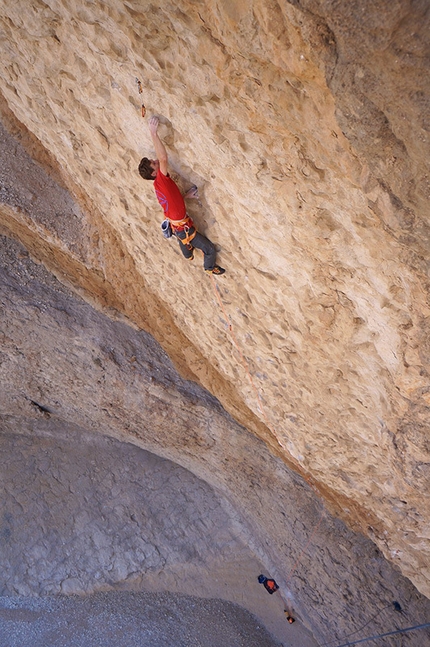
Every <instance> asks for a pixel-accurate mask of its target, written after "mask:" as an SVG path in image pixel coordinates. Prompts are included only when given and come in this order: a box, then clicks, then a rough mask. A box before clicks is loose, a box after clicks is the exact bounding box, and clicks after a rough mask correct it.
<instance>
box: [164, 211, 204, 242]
mask: <svg viewBox="0 0 430 647" xmlns="http://www.w3.org/2000/svg"><path fill="white" fill-rule="evenodd" d="M168 220H169V222H170V226H171V227H172V230H173V233H174V234H175V236H176V238H177V239H178V240H179V241H180V242H181V243H182V244H183V245H189V244H190V243H191V241H192V240H193V239H194V238H195V237H196V234H197V230H196V228H195V227H194V223H193V221H192V220H191V218H190V217H189V216H185V218H182V220H171V219H170V218H168ZM182 227H183V229H181V231H183V232H184V233H185V238H181V237H180V236H178V235H177V231H178V229H179V228H182ZM191 229H194V231H193V232H192V233H191V234H190V230H191Z"/></svg>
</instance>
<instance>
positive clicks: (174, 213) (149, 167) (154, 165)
mask: <svg viewBox="0 0 430 647" xmlns="http://www.w3.org/2000/svg"><path fill="white" fill-rule="evenodd" d="M158 125H159V120H158V117H151V119H150V120H149V132H150V133H151V137H152V141H153V143H154V148H155V154H156V156H157V159H154V160H152V159H148V158H147V157H144V158H143V159H142V160H141V161H140V164H139V174H140V176H141V177H142V178H143V179H144V180H152V181H153V182H154V189H155V194H156V196H157V199H158V202H159V203H160V205H161V207H162V209H163V211H164V215H165V218H166V219H167V220H168V221H169V223H170V227H171V229H172V232H173V234H174V235H175V236H176V238H177V239H178V240H179V244H180V248H181V251H182V254H183V255H184V257H185V258H186V259H187V260H189V261H192V260H193V258H194V248H197V249H200V250H201V251H202V252H203V256H204V261H203V263H204V269H205V271H206V272H207V273H208V274H216V275H221V274H224V272H225V270H224V269H223V268H222V267H220V266H219V265H217V264H216V249H215V245H214V244H213V243H212V242H211V241H210V240H209V239H208V238H206V236H203V234H200V233H199V232H198V231H197V229H196V228H195V226H194V223H193V221H192V220H191V218H190V217H189V216H188V214H187V210H186V206H185V202H184V198H183V197H182V194H181V192H180V190H179V188H178V186H177V184H176V183H175V182H174V181H173V180H172V178H171V177H169V174H168V171H167V165H168V156H167V151H166V148H165V146H164V144H163V142H162V141H161V139H160V137H159V136H158ZM185 197H186V198H193V197H197V188H196V187H192V189H190V191H188V193H187V194H186V195H185Z"/></svg>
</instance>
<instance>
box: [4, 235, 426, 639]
mask: <svg viewBox="0 0 430 647" xmlns="http://www.w3.org/2000/svg"><path fill="white" fill-rule="evenodd" d="M1 242H2V247H1V254H0V258H1V261H2V269H1V276H0V279H1V280H0V298H1V303H2V319H1V331H2V356H1V360H2V361H1V381H2V385H4V388H3V389H2V392H1V396H0V397H1V401H0V404H1V411H2V412H3V413H2V419H1V428H2V436H1V438H2V460H3V465H2V470H1V475H2V480H3V483H2V485H3V489H4V491H5V493H6V496H5V497H4V499H3V500H2V537H3V541H2V544H1V564H2V591H3V593H7V594H8V595H12V596H13V595H17V594H21V595H28V594H30V593H31V594H40V593H44V594H53V593H58V592H63V593H66V592H68V593H77V592H81V593H85V594H87V595H88V594H91V592H93V591H100V590H107V589H112V588H113V589H118V588H119V589H121V590H122V589H131V590H133V591H141V590H143V591H145V590H146V591H148V590H149V591H153V592H159V590H160V589H159V587H160V586H162V587H163V589H164V590H166V591H170V592H175V593H182V594H184V593H185V594H188V595H200V596H202V597H205V598H208V597H211V598H212V597H217V598H221V599H224V600H228V601H232V602H235V603H236V604H239V605H240V606H242V607H244V608H245V609H248V610H250V611H251V612H253V613H254V615H257V616H258V617H259V619H260V621H261V622H264V624H265V626H266V628H267V629H268V630H270V631H271V632H272V633H273V634H274V635H275V636H276V638H277V639H278V640H280V641H281V642H282V644H283V645H286V646H289V645H290V644H292V645H296V644H299V645H302V646H303V647H305V646H306V645H308V644H309V645H312V644H313V643H312V640H311V638H310V637H308V635H307V634H306V633H302V634H300V633H299V634H297V632H298V631H299V629H298V628H299V627H300V626H301V625H302V626H303V625H304V627H307V629H308V630H310V631H311V632H312V633H313V635H314V636H315V638H316V640H317V641H319V642H324V641H328V640H331V639H335V638H341V637H342V636H343V635H345V634H347V633H349V632H351V631H355V630H358V629H359V628H360V627H361V626H363V625H364V624H366V623H367V622H368V621H369V619H370V618H372V615H374V613H375V610H379V609H382V608H384V607H387V609H386V610H385V611H384V612H382V613H381V614H380V615H379V616H378V617H377V618H376V619H375V620H373V621H372V623H371V625H370V626H372V629H373V630H374V631H376V630H378V629H379V630H381V631H382V630H385V629H386V628H387V625H388V626H389V627H392V626H393V623H394V625H395V626H396V627H399V626H402V625H403V623H404V626H408V625H412V624H416V623H419V622H422V621H423V620H424V619H425V618H426V617H429V615H430V602H429V601H428V600H427V599H426V598H424V597H423V596H422V595H420V594H419V593H418V592H417V591H416V589H414V587H413V586H412V585H411V583H410V582H409V581H408V580H406V579H405V578H404V577H403V576H401V575H400V573H399V572H398V571H397V570H396V569H394V568H393V567H392V566H391V565H390V564H389V563H388V562H387V561H386V560H385V559H384V557H383V556H382V554H381V553H380V552H379V551H378V549H377V548H376V547H375V546H374V545H373V544H372V542H370V541H369V540H368V539H365V538H364V537H363V536H362V535H360V534H358V533H355V534H354V533H352V532H351V531H350V530H348V529H347V527H346V526H345V525H344V523H343V522H341V521H340V520H339V519H336V518H334V517H332V516H331V515H330V513H329V512H328V510H324V508H323V507H322V506H321V502H320V501H319V500H318V497H317V496H316V494H315V492H314V491H313V489H312V488H310V487H309V485H308V484H307V483H306V482H305V481H303V479H302V478H301V477H300V476H298V475H297V474H296V473H294V472H293V471H291V470H290V469H288V468H287V467H286V465H285V464H284V463H283V462H282V460H281V459H280V458H276V457H274V456H273V455H271V454H270V452H269V451H268V450H267V448H266V447H265V445H264V444H263V443H262V441H260V440H258V439H257V438H256V437H255V436H254V435H253V434H250V433H249V432H248V431H246V430H245V429H244V428H243V427H240V426H239V425H238V424H237V423H236V422H235V421H234V420H233V419H232V418H231V417H230V416H229V415H228V414H226V413H225V412H224V411H223V409H222V407H220V405H219V403H218V402H217V401H216V400H215V399H214V398H213V396H211V395H210V394H209V393H207V392H206V391H204V390H203V389H202V388H201V387H200V386H198V385H196V384H195V383H193V382H187V381H185V380H183V379H182V378H181V377H180V376H179V375H178V374H177V373H176V371H175V370H174V368H173V366H172V364H171V362H170V360H169V359H168V357H167V356H166V355H165V353H164V352H163V351H162V350H161V349H160V347H159V346H158V344H157V343H156V342H155V341H154V340H153V339H152V338H151V336H150V335H148V334H147V333H145V332H143V331H136V330H134V329H133V328H131V327H130V326H129V325H128V324H127V323H126V322H123V321H113V320H112V319H110V318H108V317H107V316H106V315H105V314H103V313H101V312H97V311H96V310H95V309H93V308H92V307H91V306H90V305H89V304H87V303H85V302H83V301H81V300H80V299H79V298H78V297H77V296H76V295H74V294H73V293H72V292H71V291H70V290H69V289H68V288H67V287H65V286H64V285H61V284H60V283H59V282H58V281H57V280H56V279H55V278H54V277H53V275H51V274H49V273H48V272H47V271H46V270H45V268H44V267H43V266H42V265H41V264H35V263H34V262H33V261H32V260H31V258H30V257H29V255H28V254H27V252H26V251H25V249H24V248H22V247H21V246H20V245H19V244H17V243H16V242H14V241H12V240H11V239H8V238H4V237H3V238H2V239H1ZM106 434H107V435H108V436H110V438H104V437H103V436H104V435H106ZM130 438H133V443H134V444H136V445H138V446H139V447H140V448H139V447H135V446H133V445H130V444H129V442H127V441H129V439H130ZM120 441H122V442H120ZM124 441H125V442H124ZM142 449H145V450H149V451H150V452H151V454H148V453H147V451H142ZM153 454H157V455H158V456H159V457H157V456H154V455H153ZM166 459H169V460H166ZM170 461H174V462H175V463H176V465H174V464H172V463H171V462H170ZM190 472H191V473H190ZM193 475H194V476H193ZM132 517H134V519H133V518H132ZM260 569H261V570H262V571H263V572H267V573H268V574H270V575H272V576H273V577H275V579H276V580H277V581H278V583H279V584H280V586H281V590H280V592H279V593H277V594H275V595H274V596H268V595H267V593H266V592H265V590H264V588H263V587H262V586H260V585H258V583H257V580H256V578H257V576H258V574H259V572H258V571H259V570H260ZM196 581H197V584H196ZM196 587H197V588H196ZM283 600H284V601H285V602H286V603H287V604H290V605H292V607H293V609H294V613H295V615H296V617H297V618H298V622H297V623H295V625H293V626H292V627H290V626H288V625H287V627H286V626H285V618H284V615H283V608H284V605H283ZM393 600H398V601H399V603H400V604H401V606H402V608H403V609H404V612H403V613H402V615H401V616H398V614H396V613H395V612H394V611H393V608H392V602H393ZM292 631H294V632H296V633H295V634H293V633H292ZM303 632H304V629H303ZM291 636H294V639H293V642H292V643H291V642H289V640H290V637H291ZM309 641H310V642H309ZM387 644H390V643H387ZM392 644H393V645H395V644H396V643H395V642H394V640H393V641H392ZM404 645H408V646H409V645H411V646H412V645H414V646H416V647H420V646H422V636H414V635H413V634H410V635H407V636H405V638H404Z"/></svg>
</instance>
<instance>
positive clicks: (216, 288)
mask: <svg viewBox="0 0 430 647" xmlns="http://www.w3.org/2000/svg"><path fill="white" fill-rule="evenodd" d="M211 279H212V285H213V288H214V292H215V297H216V299H217V301H218V304H219V306H220V308H221V311H222V313H223V314H224V317H225V320H226V323H227V326H228V330H229V333H230V336H231V339H232V342H233V345H234V347H235V348H236V350H237V352H238V353H239V356H240V359H241V361H242V365H243V367H244V369H245V372H246V374H247V376H248V379H249V382H250V384H251V386H252V389H253V391H254V393H255V396H256V399H257V405H258V408H259V410H260V411H261V413H262V415H263V417H264V420H265V422H266V424H267V427H268V428H269V429H270V431H271V432H272V433H273V435H274V436H275V438H276V434H275V432H274V430H273V426H272V425H271V423H270V421H269V418H268V416H267V414H266V411H265V408H264V406H263V402H262V399H261V397H260V394H259V392H258V389H257V387H256V386H255V383H254V380H253V379H252V375H251V371H250V369H249V364H248V362H247V360H246V358H245V356H244V354H243V353H242V350H241V348H240V346H239V343H238V341H237V339H236V336H235V334H234V331H233V326H232V323H231V319H230V317H229V315H228V314H227V312H226V310H225V308H224V304H223V301H222V298H221V292H220V289H219V286H218V284H217V282H216V281H215V279H214V278H213V276H211ZM278 442H279V441H278ZM290 460H291V462H292V463H293V464H295V465H296V467H297V468H298V471H299V473H300V474H301V475H302V477H303V479H304V480H305V481H306V482H307V483H308V485H309V486H310V487H311V488H312V490H313V491H314V492H315V493H316V494H317V495H318V496H319V492H318V490H317V489H316V487H315V486H314V484H313V483H312V482H311V480H310V478H309V477H308V476H307V475H306V474H304V473H303V468H302V467H301V465H300V463H298V462H297V461H296V460H295V458H294V457H292V458H291V459H290ZM324 512H325V511H324V508H323V509H322V511H321V515H320V518H319V521H318V523H317V525H316V526H315V528H314V529H313V531H312V534H311V536H310V537H309V539H308V541H307V543H306V545H305V546H304V548H302V550H301V551H300V553H299V556H298V558H297V559H296V561H295V562H294V564H293V567H292V568H291V570H290V572H289V573H288V575H287V578H286V580H285V582H288V580H290V579H291V577H292V575H293V573H294V571H295V570H296V568H297V566H298V565H299V564H300V561H301V558H302V556H303V554H304V553H305V551H306V549H307V547H308V546H309V544H310V543H311V541H312V539H313V537H314V535H315V534H316V532H317V530H318V528H319V527H320V525H321V522H322V519H323V516H324Z"/></svg>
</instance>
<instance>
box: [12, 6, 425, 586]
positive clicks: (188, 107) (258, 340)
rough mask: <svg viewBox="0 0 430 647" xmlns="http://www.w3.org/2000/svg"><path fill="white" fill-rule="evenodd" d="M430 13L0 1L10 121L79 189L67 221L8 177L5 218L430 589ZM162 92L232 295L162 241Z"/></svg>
mask: <svg viewBox="0 0 430 647" xmlns="http://www.w3.org/2000/svg"><path fill="white" fill-rule="evenodd" d="M428 28H429V18H428V7H427V3H426V2H424V1H418V0H417V1H412V0H410V1H406V2H392V1H390V2H389V1H388V0H376V1H372V2H371V1H370V0H362V1H361V2H359V3H353V4H351V3H338V2H334V0H294V1H292V2H284V3H281V2H277V1H276V0H254V1H253V2H252V3H250V2H243V1H240V0H234V1H230V0H228V1H224V0H219V1H218V2H213V1H210V2H209V1H202V2H199V3H195V2H192V1H191V0H188V1H186V0H179V1H178V2H175V3H173V2H164V3H161V5H154V4H153V3H149V2H146V1H145V0H139V1H134V0H128V1H127V2H122V1H119V0H107V1H106V2H103V3H92V2H85V1H84V0H75V1H74V2H69V1H67V2H66V0H64V1H60V0H48V1H45V2H42V1H41V0H36V1H35V2H32V3H31V6H29V4H28V3H27V2H23V1H16V0H3V2H2V7H1V11H0V29H1V34H2V40H1V55H2V67H1V70H0V79H1V89H2V95H3V101H2V112H3V116H4V119H5V120H6V122H7V124H8V127H10V128H11V129H12V130H14V129H15V131H16V132H18V131H20V132H21V135H22V136H23V137H24V139H23V142H24V143H25V144H26V146H27V147H28V149H29V150H31V153H32V154H33V155H35V156H36V157H38V158H39V159H40V160H41V161H43V162H44V163H45V164H47V165H48V166H49V168H50V172H51V173H52V174H55V175H56V176H57V178H58V177H61V182H62V185H63V190H66V189H68V190H69V191H70V192H71V194H72V195H73V196H74V198H75V200H76V203H74V204H72V202H70V204H69V206H70V209H71V210H72V213H73V215H72V216H71V219H70V218H69V217H67V218H66V214H67V213H68V212H67V210H66V207H67V204H65V205H64V210H63V211H62V210H60V211H59V213H58V214H57V213H51V214H46V213H42V212H38V211H37V209H36V208H33V207H36V206H37V201H38V191H37V187H35V186H31V185H29V186H27V187H26V191H25V192H22V193H21V192H20V200H21V202H22V204H21V205H19V204H18V202H19V200H16V199H13V196H12V195H11V194H10V193H8V192H7V191H4V192H3V193H2V201H3V206H2V211H1V213H2V221H3V227H4V231H7V232H8V233H10V234H12V235H14V236H15V237H16V238H18V239H19V240H21V241H22V242H23V243H24V244H25V245H26V247H27V248H28V249H29V250H30V251H31V253H32V254H33V256H34V257H35V258H38V259H39V260H41V261H43V262H45V263H46V264H47V265H48V266H49V267H50V268H51V270H52V271H54V272H55V273H56V274H57V275H58V276H61V277H62V278H63V280H67V281H69V282H70V283H72V284H73V285H74V286H76V287H77V288H78V289H79V290H81V291H82V293H85V295H86V298H87V299H91V300H92V301H93V302H94V303H96V304H99V305H102V306H105V307H110V308H112V309H113V310H115V311H118V312H121V313H123V314H124V315H126V317H127V318H128V320H129V321H131V322H133V323H134V324H135V325H136V326H138V327H140V328H144V329H145V330H147V331H149V332H151V333H152V334H153V335H154V336H155V338H156V339H157V340H158V341H159V342H160V343H161V344H162V346H163V348H164V349H165V350H166V351H167V352H168V353H169V356H170V357H171V358H172V360H173V361H174V362H175V364H176V366H177V367H178V368H179V369H180V370H181V372H182V374H183V375H184V376H185V377H188V378H191V377H192V378H193V379H194V380H196V381H197V382H199V383H200V384H201V385H203V386H204V387H206V388H207V389H208V390H209V391H210V392H211V393H213V394H214V395H215V396H216V397H217V398H218V399H219V400H220V402H221V403H222V404H223V406H224V407H225V408H226V409H227V410H228V411H229V412H230V413H231V414H232V415H233V416H234V417H235V418H236V419H237V420H238V421H239V422H240V423H242V424H244V425H246V427H247V428H248V429H249V430H251V431H252V432H253V433H255V434H256V435H258V436H259V438H261V439H262V440H263V441H264V442H265V443H266V444H267V446H268V447H270V448H271V450H272V452H275V453H276V454H277V455H278V456H279V457H281V458H282V459H283V460H284V461H285V463H286V464H289V465H293V466H294V467H295V469H296V470H297V471H298V472H300V473H302V474H304V475H305V476H306V478H308V480H310V479H312V482H313V483H314V484H315V487H317V488H318V489H319V491H320V493H321V494H322V495H323V496H324V497H325V500H326V501H327V503H328V505H330V507H331V509H335V510H336V511H337V513H338V514H340V515H342V517H343V518H344V519H345V520H346V521H347V522H348V523H349V525H350V526H352V527H356V528H361V529H362V531H363V532H364V533H366V534H367V535H368V536H369V537H371V538H372V540H373V541H374V542H375V543H376V544H377V546H378V547H379V548H380V549H381V550H382V551H383V553H384V555H385V556H386V557H387V558H388V559H390V560H392V561H393V562H394V563H395V564H396V565H397V566H398V567H399V568H400V569H401V570H402V572H403V573H404V574H405V575H406V576H407V577H408V578H410V579H411V581H413V582H414V583H415V585H416V586H417V587H418V588H419V589H420V591H422V592H423V593H425V594H426V595H430V547H429V507H430V506H429V499H428V496H429V492H430V488H429V444H428V443H429V441H428V438H429V435H428V428H429V411H430V409H429V406H430V386H429V359H430V352H429V341H428V340H429V338H430V335H429V331H430V304H429V298H428V295H429V254H430V236H429V217H428V200H429V185H428V160H429V150H428V121H427V119H428V105H429V100H428V94H427V92H428V84H426V83H425V78H426V72H427V71H428V60H429V54H428V40H427V34H428ZM136 78H137V79H139V80H140V81H141V84H142V89H143V92H142V94H141V95H140V94H139V93H138V90H137V84H136ZM142 101H143V102H144V103H145V105H146V108H147V113H148V114H152V113H156V114H158V115H159V116H160V119H161V122H162V124H163V125H162V129H161V135H162V137H163V139H164V141H165V143H166V145H167V147H168V150H169V154H170V160H171V167H172V173H173V174H174V177H175V178H177V179H178V181H179V183H180V184H181V186H182V187H183V188H186V187H187V186H189V185H190V184H191V183H196V184H197V185H198V186H199V190H200V196H201V200H200V204H198V205H190V213H191V215H192V216H193V217H194V218H195V220H196V222H197V223H198V226H199V228H200V229H201V230H202V231H203V232H204V233H207V234H208V235H209V236H210V238H211V239H212V240H213V241H214V242H216V243H218V245H219V247H220V262H221V264H222V265H223V266H224V267H226V268H227V274H226V275H225V276H224V277H222V280H221V279H220V280H219V281H218V285H219V292H216V291H214V284H213V282H212V281H211V280H210V279H209V278H208V277H206V276H204V275H203V273H202V269H201V267H200V263H199V262H196V263H195V264H194V265H193V266H188V265H187V266H186V265H185V264H184V263H183V260H182V258H181V256H180V252H179V250H178V248H177V245H176V244H174V243H173V242H166V241H164V240H163V239H162V237H161V234H160V231H159V226H158V223H159V221H160V219H161V218H160V209H159V205H158V203H157V202H156V199H155V197H154V195H153V192H152V188H151V186H150V185H148V183H144V182H143V181H142V180H141V179H140V178H139V176H138V175H137V171H136V168H137V164H138V161H139V159H140V157H141V156H142V154H144V153H147V152H149V153H151V152H152V151H151V144H150V138H149V136H148V132H147V128H146V123H145V121H142V118H141V116H140V115H141V112H140V106H141V102H142ZM25 131H27V134H25ZM24 170H25V169H24ZM18 171H21V172H22V171H23V169H22V168H21V169H17V172H18ZM68 199H69V198H67V200H68ZM67 200H66V202H67ZM70 200H71V198H70ZM63 218H64V219H63ZM218 297H220V299H221V304H222V308H221V306H220V303H219V301H218ZM226 319H228V321H227V320H226ZM231 333H233V335H234V337H232V335H231ZM238 349H239V350H238ZM112 353H115V344H113V345H112ZM241 353H243V356H242V355H241ZM249 376H251V380H252V381H251V382H250V380H249ZM39 379H40V380H41V382H42V383H43V380H44V377H43V374H42V373H40V375H39ZM100 379H101V378H100ZM86 397H87V398H94V401H95V400H97V393H96V394H94V393H90V392H88V394H87V396H86ZM129 397H130V396H129V394H128V393H123V392H121V393H119V392H118V391H117V390H116V388H115V385H113V388H112V401H113V402H112V408H114V407H116V406H117V403H118V405H119V403H121V402H122V403H123V404H124V403H125V402H126V401H127V400H128V398H129ZM94 406H96V405H95V402H94ZM82 416H84V417H85V414H84V412H83V411H82V412H80V411H77V412H76V420H74V422H75V423H76V424H81V423H80V418H81V417H82ZM84 428H85V425H84ZM124 431H126V428H124ZM186 438H188V436H187V434H186V433H184V439H186ZM187 442H192V441H190V440H188V441H187ZM231 442H232V443H234V442H235V441H234V439H233V438H232V440H231ZM193 451H195V452H199V451H201V448H200V446H199V443H198V442H196V445H195V447H194V449H193V450H191V449H190V454H192V453H193Z"/></svg>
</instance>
